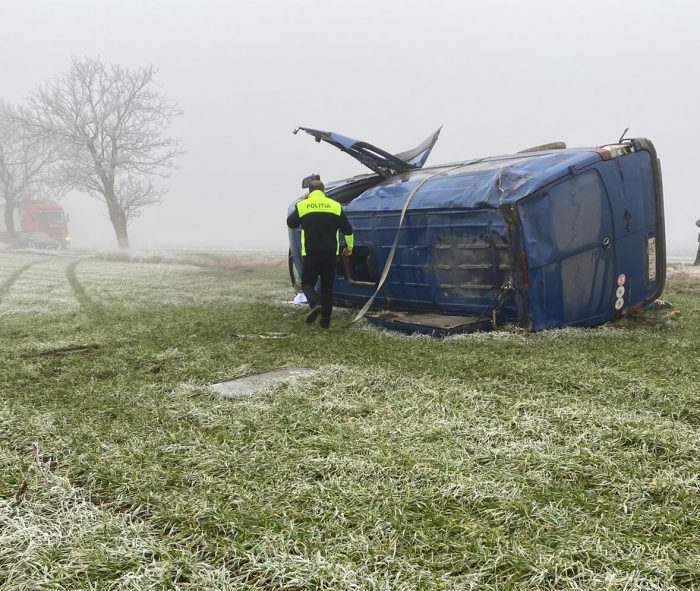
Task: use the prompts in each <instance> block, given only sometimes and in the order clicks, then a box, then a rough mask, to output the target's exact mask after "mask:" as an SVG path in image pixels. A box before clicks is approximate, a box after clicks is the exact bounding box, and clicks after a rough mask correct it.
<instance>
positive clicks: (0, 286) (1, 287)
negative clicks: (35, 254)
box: [0, 261, 43, 301]
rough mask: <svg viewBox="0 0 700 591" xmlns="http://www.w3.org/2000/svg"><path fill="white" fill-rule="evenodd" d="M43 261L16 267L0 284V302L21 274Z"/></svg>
mask: <svg viewBox="0 0 700 591" xmlns="http://www.w3.org/2000/svg"><path fill="white" fill-rule="evenodd" d="M41 262H43V261H31V262H30V263H26V264H24V265H22V266H21V267H18V268H17V269H15V270H14V271H12V273H10V275H9V276H8V277H7V279H5V281H3V282H2V283H0V301H2V299H3V298H4V297H5V295H6V294H7V292H8V291H10V288H11V287H12V286H13V285H14V284H15V283H17V280H18V279H19V278H20V277H21V276H22V274H23V273H24V272H25V271H26V270H27V269H29V268H30V267H33V266H34V265H36V264H37V263H41Z"/></svg>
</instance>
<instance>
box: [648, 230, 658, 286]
mask: <svg viewBox="0 0 700 591" xmlns="http://www.w3.org/2000/svg"><path fill="white" fill-rule="evenodd" d="M647 260H648V261H649V270H648V272H647V277H648V278H649V281H654V280H655V279H656V236H649V237H648V238H647Z"/></svg>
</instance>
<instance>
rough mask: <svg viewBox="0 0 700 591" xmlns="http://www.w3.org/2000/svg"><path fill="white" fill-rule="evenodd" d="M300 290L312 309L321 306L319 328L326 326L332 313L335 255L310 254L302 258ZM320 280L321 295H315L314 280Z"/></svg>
mask: <svg viewBox="0 0 700 591" xmlns="http://www.w3.org/2000/svg"><path fill="white" fill-rule="evenodd" d="M302 260H303V264H302V269H301V289H302V291H303V292H304V295H305V296H306V301H307V302H308V303H309V306H311V307H312V308H313V307H314V306H317V305H318V304H319V303H320V304H321V326H328V325H329V324H330V322H331V312H332V311H333V279H334V278H335V264H336V260H337V255H335V254H310V255H306V256H305V257H302ZM319 277H320V278H321V294H320V295H319V294H318V293H316V290H315V286H316V280H317V279H318V278H319Z"/></svg>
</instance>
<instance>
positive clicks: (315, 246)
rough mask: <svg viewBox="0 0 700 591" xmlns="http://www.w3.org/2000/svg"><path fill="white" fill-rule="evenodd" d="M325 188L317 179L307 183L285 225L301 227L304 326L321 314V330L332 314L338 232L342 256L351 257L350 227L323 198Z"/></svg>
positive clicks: (337, 206)
mask: <svg viewBox="0 0 700 591" xmlns="http://www.w3.org/2000/svg"><path fill="white" fill-rule="evenodd" d="M324 190H325V186H324V184H323V182H321V181H320V180H314V181H311V183H310V184H309V193H308V195H307V196H306V197H304V198H302V199H300V200H299V201H297V202H296V204H295V205H294V211H293V212H292V213H291V214H289V217H287V226H289V227H290V228H298V227H299V226H301V257H302V269H301V289H302V291H303V292H304V295H305V296H306V301H307V302H308V304H309V307H310V308H311V311H310V312H309V313H308V315H307V316H306V323H307V324H313V323H314V321H315V320H316V318H317V317H318V316H319V314H320V315H321V320H320V321H319V324H320V325H321V328H328V327H329V326H330V324H331V313H332V311H333V280H334V279H335V265H336V261H337V257H338V254H339V251H340V244H339V242H338V232H339V231H340V232H342V233H343V235H344V236H345V245H346V246H345V248H344V249H343V253H342V254H343V256H351V255H352V247H353V243H354V238H353V234H352V226H351V225H350V221H349V220H348V218H347V216H346V215H345V212H344V211H343V208H342V206H341V205H340V203H338V202H337V201H334V200H333V199H329V198H328V197H326V195H325V193H324V192H323V191H324ZM319 277H320V278H321V295H320V296H319V294H318V293H316V290H315V285H316V280H317V279H318V278H319Z"/></svg>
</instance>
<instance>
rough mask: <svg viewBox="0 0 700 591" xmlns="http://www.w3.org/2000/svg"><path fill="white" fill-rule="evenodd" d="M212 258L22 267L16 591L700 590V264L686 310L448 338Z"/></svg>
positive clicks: (13, 383) (10, 517)
mask: <svg viewBox="0 0 700 591" xmlns="http://www.w3.org/2000/svg"><path fill="white" fill-rule="evenodd" d="M137 258H138V257H137ZM205 258H206V259H207V260H206V261H202V260H201V259H199V258H197V259H181V262H190V263H194V264H173V263H174V262H175V261H172V260H169V262H160V263H157V262H148V263H147V262H130V261H127V260H98V259H96V258H94V257H89V256H82V257H78V256H76V255H62V254H59V255H56V256H47V255H42V254H38V253H36V254H34V253H30V254H16V253H2V252H0V344H1V346H0V474H2V478H1V479H0V590H2V591H9V590H23V591H24V590H27V589H95V590H103V589H104V590H106V589H110V590H111V589H115V590H116V589H133V590H143V589H189V590H202V589H204V590H208V589H212V590H214V589H220V590H223V589H259V590H268V589H295V590H299V589H308V590H315V589H333V590H335V589H340V590H351V589H352V590H364V589H373V590H380V589H383V590H394V589H399V590H409V589H441V590H463V589H487V590H488V589H619V590H622V589H625V590H661V589H693V588H700V555H699V554H698V551H697V549H698V548H699V547H700V500H699V499H700V476H698V475H699V474H700V410H699V409H700V369H699V363H698V360H699V359H700V274H698V273H697V271H696V270H695V269H692V268H689V267H680V268H674V269H673V270H672V271H671V272H670V273H669V282H668V289H667V293H666V294H665V295H664V298H665V299H668V300H670V301H672V302H673V303H674V306H675V307H674V310H671V311H669V310H661V311H657V312H653V313H648V314H644V315H640V316H638V317H635V318H631V319H625V320H623V321H620V322H617V323H614V324H610V325H607V326H603V327H599V328H596V329H589V330H578V329H568V330H561V331H551V332H547V333H539V334H528V333H524V332H522V331H520V330H518V329H516V328H513V327H506V328H505V329H503V330H499V331H497V332H493V333H487V334H475V335H464V336H459V337H452V338H448V339H443V340H435V339H430V338H427V337H406V336H401V335H396V334H393V333H385V332H382V331H379V330H375V329H373V328H370V327H369V326H367V325H365V324H362V323H360V324H358V325H355V326H353V327H352V328H349V329H348V328H344V325H345V321H346V320H347V319H349V318H350V315H349V313H348V312H345V311H337V313H336V315H335V316H334V324H333V326H332V327H331V330H330V331H326V332H322V331H320V330H318V328H317V327H307V326H306V325H305V324H304V322H303V318H304V310H303V309H299V308H296V307H294V306H291V305H289V304H288V303H287V301H288V300H289V299H291V297H292V296H293V293H292V292H291V290H290V288H289V286H288V280H287V277H286V261H285V260H284V259H283V258H282V259H280V260H278V259H277V258H274V257H272V258H265V257H263V258H262V259H253V258H248V259H240V258H237V259H231V258H223V259H220V258H212V257H205ZM140 260H142V261H143V260H146V258H145V257H140ZM150 260H153V259H152V258H151V259H150ZM163 260H165V259H163ZM205 264H206V265H209V266H203V265H205ZM283 367H309V368H311V369H312V370H313V371H312V373H311V374H310V376H307V377H306V378H304V379H292V380H290V381H287V382H283V383H280V384H277V385H273V386H270V387H269V388H267V389H266V390H263V391H262V392H260V391H256V392H255V393H254V394H251V395H245V394H243V395H240V396H233V397H230V398H223V397H220V396H218V395H216V394H215V393H214V392H213V391H212V390H211V389H210V388H209V387H208V384H210V383H212V382H215V381H219V380H223V379H226V378H230V377H236V376H244V375H249V374H252V373H255V372H259V371H264V370H268V369H274V368H283Z"/></svg>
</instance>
